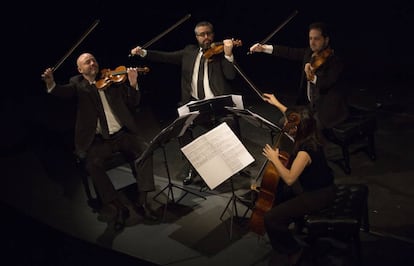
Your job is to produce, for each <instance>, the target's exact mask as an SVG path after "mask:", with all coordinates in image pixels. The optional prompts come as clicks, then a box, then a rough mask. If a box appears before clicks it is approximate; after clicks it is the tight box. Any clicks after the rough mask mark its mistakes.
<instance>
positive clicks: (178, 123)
mask: <svg viewBox="0 0 414 266" xmlns="http://www.w3.org/2000/svg"><path fill="white" fill-rule="evenodd" d="M197 116H198V113H188V114H185V115H183V116H180V117H178V118H177V119H175V120H174V122H172V123H171V124H170V125H169V126H167V127H165V128H164V129H163V130H161V132H160V133H158V135H157V136H155V137H154V138H153V139H152V140H151V142H150V144H149V146H148V148H147V149H146V150H145V151H144V152H143V153H142V154H141V156H140V157H139V158H138V159H137V160H136V161H135V164H136V165H137V164H139V163H141V162H143V161H145V159H146V158H147V157H148V156H152V155H153V152H154V151H155V150H156V149H158V148H161V149H162V151H163V155H164V164H165V169H166V171H167V178H168V184H167V185H166V186H165V187H164V188H163V189H162V190H161V191H160V192H158V193H157V194H156V195H154V197H153V199H154V200H155V201H157V202H159V203H161V202H160V201H158V200H157V197H158V196H159V195H160V194H161V193H163V192H164V191H165V190H166V189H168V194H167V203H166V204H165V209H166V208H167V205H168V200H169V198H170V197H171V201H172V202H173V203H178V202H179V201H180V200H182V199H183V198H184V197H185V196H186V195H187V194H188V193H190V194H193V195H195V196H198V197H200V198H203V199H207V198H206V197H204V196H202V195H199V194H197V193H195V192H192V191H190V190H187V189H185V188H183V187H181V186H178V185H176V184H174V183H173V182H172V181H171V175H170V170H169V168H168V162H167V154H166V151H165V145H166V144H167V143H168V142H169V141H170V140H172V139H174V138H178V137H180V136H181V135H183V134H184V132H185V130H187V128H188V126H190V124H191V123H192V121H193V120H194V119H195V118H196V117H197ZM173 188H177V189H180V190H182V191H184V192H185V193H184V194H183V195H182V196H181V197H180V198H179V199H178V200H177V201H176V200H175V198H174V191H173ZM164 213H165V210H164Z"/></svg>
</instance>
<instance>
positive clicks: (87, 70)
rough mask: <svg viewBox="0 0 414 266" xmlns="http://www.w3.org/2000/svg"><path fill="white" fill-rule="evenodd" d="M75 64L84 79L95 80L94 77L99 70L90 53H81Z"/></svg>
mask: <svg viewBox="0 0 414 266" xmlns="http://www.w3.org/2000/svg"><path fill="white" fill-rule="evenodd" d="M76 65H77V66H78V72H79V73H81V74H82V75H83V76H84V77H85V78H86V79H88V80H90V81H92V80H95V77H96V75H97V74H98V72H99V65H98V62H97V61H96V59H95V57H94V56H93V55H92V54H90V53H83V54H81V55H80V56H79V57H78V59H77V60H76Z"/></svg>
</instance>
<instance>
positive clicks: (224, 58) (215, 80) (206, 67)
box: [131, 21, 239, 185]
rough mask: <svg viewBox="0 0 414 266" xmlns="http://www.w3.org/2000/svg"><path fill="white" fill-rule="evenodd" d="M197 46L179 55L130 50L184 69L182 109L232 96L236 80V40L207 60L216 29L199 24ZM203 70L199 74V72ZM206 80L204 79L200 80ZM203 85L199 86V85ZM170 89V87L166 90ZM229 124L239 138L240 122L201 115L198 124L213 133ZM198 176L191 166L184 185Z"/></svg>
mask: <svg viewBox="0 0 414 266" xmlns="http://www.w3.org/2000/svg"><path fill="white" fill-rule="evenodd" d="M194 34H195V38H196V40H197V45H194V44H189V45H187V46H185V47H184V48H183V49H181V50H177V51H169V52H165V51H155V50H147V49H143V48H142V47H141V46H137V47H135V48H133V49H132V50H131V55H139V56H141V57H143V58H145V59H147V60H150V61H154V62H162V63H170V64H176V65H180V66H181V101H180V103H179V104H178V105H179V106H181V105H184V104H187V103H188V102H190V101H192V100H202V99H209V98H213V97H215V96H220V95H227V94H231V93H232V85H231V81H233V80H234V79H235V78H236V70H235V69H234V67H233V61H234V56H233V40H231V39H226V40H223V52H222V53H220V54H215V55H213V56H212V57H210V58H208V59H206V58H205V57H204V52H206V51H208V50H209V48H211V45H212V44H213V41H214V27H213V25H212V24H211V23H210V22H208V21H202V22H199V23H197V24H196V26H195V28H194ZM200 70H201V72H202V73H201V72H200V74H199V71H200ZM201 76H203V79H201V80H199V78H200V77H201ZM198 81H200V82H201V84H200V82H198ZM166 87H169V86H166ZM224 121H225V122H227V124H228V125H229V126H230V128H232V129H233V130H234V131H235V133H236V134H237V135H239V125H238V121H237V120H236V119H235V118H234V117H233V116H230V115H229V116H224V117H221V118H219V119H218V121H213V125H211V119H209V117H204V116H203V114H200V115H199V116H198V117H197V118H196V121H194V123H195V124H197V125H201V126H203V127H205V128H208V129H211V128H212V127H213V126H215V125H217V124H219V123H221V122H224ZM192 139H193V138H192V134H191V131H189V130H187V131H186V132H185V134H184V135H183V136H182V137H180V139H179V141H180V145H182V146H185V145H186V144H188V143H190V142H191V141H192ZM195 175H196V172H195V171H194V169H192V168H191V167H190V165H188V169H187V170H186V171H185V175H184V176H183V183H184V185H188V184H191V183H192V181H193V177H194V176H195Z"/></svg>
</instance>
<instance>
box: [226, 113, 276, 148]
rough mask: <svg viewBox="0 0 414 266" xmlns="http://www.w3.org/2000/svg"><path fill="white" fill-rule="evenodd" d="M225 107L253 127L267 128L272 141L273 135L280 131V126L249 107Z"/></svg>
mask: <svg viewBox="0 0 414 266" xmlns="http://www.w3.org/2000/svg"><path fill="white" fill-rule="evenodd" d="M226 109H227V110H229V111H230V112H232V113H234V114H235V115H236V116H238V117H241V118H243V119H244V120H245V121H247V122H248V123H250V124H252V125H253V126H255V127H258V128H263V129H267V130H269V131H270V138H271V141H272V142H273V138H274V136H276V134H277V133H280V132H281V131H282V128H280V127H279V126H278V125H276V124H274V123H272V122H270V121H269V120H267V119H266V118H264V117H262V116H260V115H258V114H256V113H254V112H252V111H250V110H249V109H240V108H235V107H226Z"/></svg>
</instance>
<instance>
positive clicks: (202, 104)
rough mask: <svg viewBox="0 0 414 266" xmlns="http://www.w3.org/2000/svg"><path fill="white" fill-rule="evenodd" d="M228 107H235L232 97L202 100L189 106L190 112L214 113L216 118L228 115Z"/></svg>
mask: <svg viewBox="0 0 414 266" xmlns="http://www.w3.org/2000/svg"><path fill="white" fill-rule="evenodd" d="M226 106H235V104H234V102H233V99H232V96H231V95H226V96H222V97H215V98H210V99H206V100H200V101H197V102H195V103H192V104H188V105H187V107H188V109H189V110H190V112H194V111H198V112H200V113H212V114H214V115H215V116H219V115H223V114H226V113H228V112H227V109H226V108H225V107H226Z"/></svg>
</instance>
